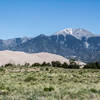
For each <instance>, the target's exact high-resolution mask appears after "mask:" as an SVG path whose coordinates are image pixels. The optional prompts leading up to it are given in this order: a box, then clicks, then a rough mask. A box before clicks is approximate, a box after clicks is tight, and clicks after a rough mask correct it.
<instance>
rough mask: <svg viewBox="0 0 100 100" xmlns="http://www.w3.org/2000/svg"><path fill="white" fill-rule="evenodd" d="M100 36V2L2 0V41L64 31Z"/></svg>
mask: <svg viewBox="0 0 100 100" xmlns="http://www.w3.org/2000/svg"><path fill="white" fill-rule="evenodd" d="M67 27H68V28H70V27H72V28H85V29H87V30H89V31H92V32H94V33H96V34H100V0H0V38H1V39H8V38H14V37H24V36H28V37H31V36H32V37H34V36H37V35H39V34H47V35H51V34H53V33H55V32H56V31H59V30H61V29H63V28H67Z"/></svg>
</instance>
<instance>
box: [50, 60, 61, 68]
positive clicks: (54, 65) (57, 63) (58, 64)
mask: <svg viewBox="0 0 100 100" xmlns="http://www.w3.org/2000/svg"><path fill="white" fill-rule="evenodd" d="M51 63H52V66H53V67H61V66H62V64H61V63H60V62H59V61H52V62H51Z"/></svg>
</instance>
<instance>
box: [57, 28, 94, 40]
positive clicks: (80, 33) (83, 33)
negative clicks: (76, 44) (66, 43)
mask: <svg viewBox="0 0 100 100" xmlns="http://www.w3.org/2000/svg"><path fill="white" fill-rule="evenodd" d="M56 35H63V36H64V37H65V36H66V35H72V36H74V37H76V38H77V39H80V40H81V39H82V38H83V37H85V38H89V37H93V36H95V35H94V34H93V33H92V32H89V31H87V30H85V29H81V28H77V29H73V28H65V29H64V30H61V31H59V32H56Z"/></svg>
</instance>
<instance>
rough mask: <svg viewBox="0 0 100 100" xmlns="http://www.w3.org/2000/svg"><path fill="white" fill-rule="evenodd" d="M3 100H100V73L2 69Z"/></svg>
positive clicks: (23, 68)
mask: <svg viewBox="0 0 100 100" xmlns="http://www.w3.org/2000/svg"><path fill="white" fill-rule="evenodd" d="M0 100H100V70H98V69H65V68H57V67H50V66H49V67H46V66H45V67H44V66H42V67H39V66H37V67H26V66H20V65H19V66H11V65H8V66H7V67H1V68H0Z"/></svg>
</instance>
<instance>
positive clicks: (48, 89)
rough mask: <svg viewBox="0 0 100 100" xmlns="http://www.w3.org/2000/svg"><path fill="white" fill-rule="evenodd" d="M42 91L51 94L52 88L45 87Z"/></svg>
mask: <svg viewBox="0 0 100 100" xmlns="http://www.w3.org/2000/svg"><path fill="white" fill-rule="evenodd" d="M44 91H45V92H51V91H54V88H53V87H48V88H47V87H46V88H44Z"/></svg>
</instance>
